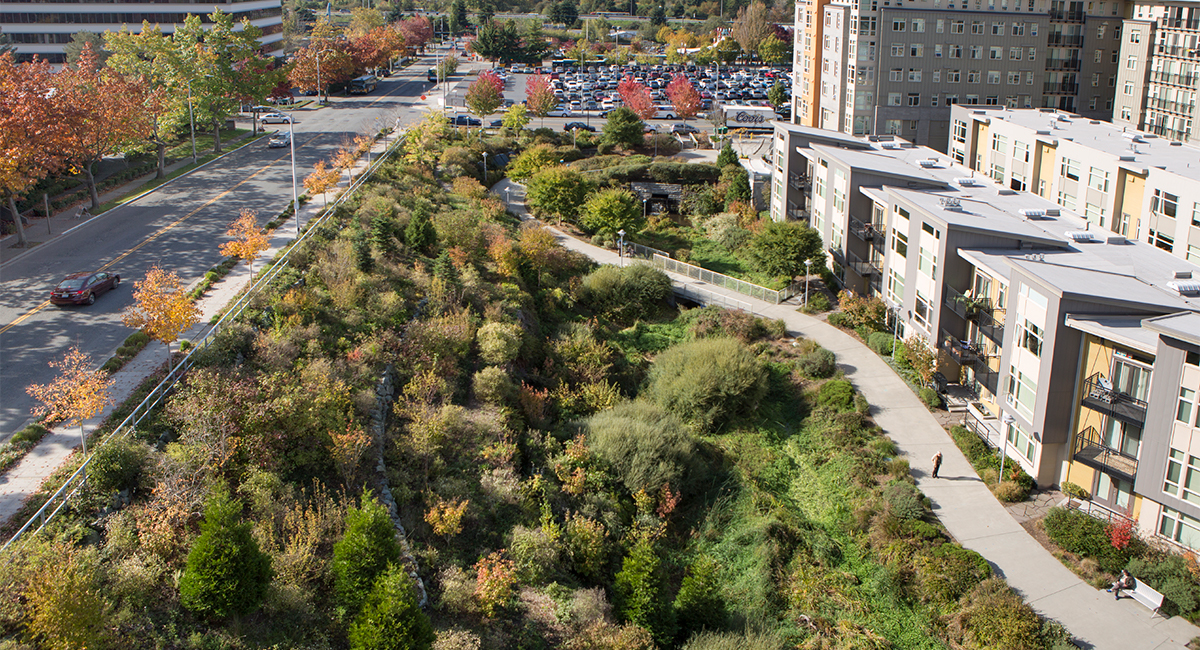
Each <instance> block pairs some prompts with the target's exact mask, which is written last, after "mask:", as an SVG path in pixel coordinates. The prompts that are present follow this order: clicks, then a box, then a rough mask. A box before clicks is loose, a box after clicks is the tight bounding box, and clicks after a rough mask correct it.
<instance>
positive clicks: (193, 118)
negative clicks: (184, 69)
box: [188, 80, 196, 165]
mask: <svg viewBox="0 0 1200 650" xmlns="http://www.w3.org/2000/svg"><path fill="white" fill-rule="evenodd" d="M188 124H189V125H190V126H191V129H192V164H193V165H195V164H196V115H195V114H194V113H193V112H192V82H191V80H188Z"/></svg>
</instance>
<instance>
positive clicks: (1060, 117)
mask: <svg viewBox="0 0 1200 650" xmlns="http://www.w3.org/2000/svg"><path fill="white" fill-rule="evenodd" d="M1058 121H1059V122H1070V121H1071V118H1069V117H1067V116H1066V114H1065V113H1059V114H1058Z"/></svg>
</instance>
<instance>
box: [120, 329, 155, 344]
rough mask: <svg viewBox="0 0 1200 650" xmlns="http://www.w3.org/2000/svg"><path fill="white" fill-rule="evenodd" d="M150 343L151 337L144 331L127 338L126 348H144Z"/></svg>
mask: <svg viewBox="0 0 1200 650" xmlns="http://www.w3.org/2000/svg"><path fill="white" fill-rule="evenodd" d="M148 343H150V335H148V334H146V333H145V332H142V331H140V330H139V331H137V332H134V333H133V334H130V335H129V336H127V337H125V346H127V347H138V348H143V347H146V345H147V344H148Z"/></svg>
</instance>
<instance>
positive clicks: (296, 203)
mask: <svg viewBox="0 0 1200 650" xmlns="http://www.w3.org/2000/svg"><path fill="white" fill-rule="evenodd" d="M295 121H296V119H295V117H293V114H292V113H288V145H289V146H290V148H291V150H292V214H293V215H294V216H295V217H296V239H300V198H299V196H298V195H297V194H296V131H295V129H294V128H293V127H292V124H294V123H295Z"/></svg>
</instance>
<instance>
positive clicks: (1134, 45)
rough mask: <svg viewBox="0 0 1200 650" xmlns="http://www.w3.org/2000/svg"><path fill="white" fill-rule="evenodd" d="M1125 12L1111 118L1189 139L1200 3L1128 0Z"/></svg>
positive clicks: (1197, 74)
mask: <svg viewBox="0 0 1200 650" xmlns="http://www.w3.org/2000/svg"><path fill="white" fill-rule="evenodd" d="M1129 13H1130V17H1129V18H1128V19H1126V20H1125V26H1124V28H1123V32H1124V34H1125V36H1124V38H1123V40H1122V43H1121V54H1120V56H1119V59H1120V61H1121V69H1120V74H1119V76H1118V79H1117V94H1116V98H1115V99H1116V102H1115V107H1114V109H1113V121H1115V122H1116V123H1118V124H1121V125H1126V126H1131V127H1133V128H1135V129H1139V130H1142V131H1146V132H1148V133H1153V134H1155V135H1160V136H1163V137H1165V138H1169V139H1171V140H1179V141H1181V142H1188V141H1190V140H1191V139H1192V123H1193V121H1194V120H1195V118H1196V88H1197V85H1200V84H1198V83H1197V79H1198V77H1200V68H1197V57H1200V44H1198V43H1197V36H1200V6H1197V5H1196V3H1194V2H1147V1H1145V0H1131V2H1130V11H1129Z"/></svg>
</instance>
